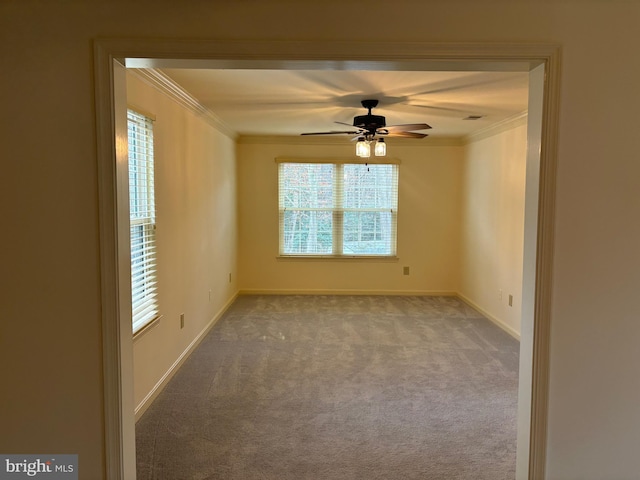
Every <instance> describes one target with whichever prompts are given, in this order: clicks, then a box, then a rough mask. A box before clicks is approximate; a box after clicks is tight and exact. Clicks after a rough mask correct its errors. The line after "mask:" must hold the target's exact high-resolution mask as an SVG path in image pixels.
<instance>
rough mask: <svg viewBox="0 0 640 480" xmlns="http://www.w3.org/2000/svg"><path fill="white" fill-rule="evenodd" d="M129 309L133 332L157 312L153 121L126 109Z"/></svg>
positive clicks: (150, 319)
mask: <svg viewBox="0 0 640 480" xmlns="http://www.w3.org/2000/svg"><path fill="white" fill-rule="evenodd" d="M127 120H128V121H127V125H128V134H129V135H128V140H129V221H130V228H131V309H132V319H133V333H136V332H137V331H138V330H140V329H141V328H142V327H144V326H145V325H146V324H148V323H149V322H150V321H152V320H153V319H154V318H155V317H156V316H157V315H158V305H157V280H156V245H155V198H154V178H153V175H154V165H153V121H152V120H151V119H150V118H148V117H145V116H144V115H141V114H139V113H137V112H135V111H133V110H129V111H128V112H127Z"/></svg>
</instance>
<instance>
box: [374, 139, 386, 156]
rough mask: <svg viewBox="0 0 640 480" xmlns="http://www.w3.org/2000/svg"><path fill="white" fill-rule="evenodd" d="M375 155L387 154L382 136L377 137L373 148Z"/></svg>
mask: <svg viewBox="0 0 640 480" xmlns="http://www.w3.org/2000/svg"><path fill="white" fill-rule="evenodd" d="M373 151H374V153H375V156H376V157H384V156H385V155H386V154H387V144H386V143H384V138H379V139H378V141H377V142H376V146H375V148H374V150H373Z"/></svg>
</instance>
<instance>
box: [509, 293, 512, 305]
mask: <svg viewBox="0 0 640 480" xmlns="http://www.w3.org/2000/svg"><path fill="white" fill-rule="evenodd" d="M509 306H510V307H513V295H509Z"/></svg>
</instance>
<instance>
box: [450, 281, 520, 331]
mask: <svg viewBox="0 0 640 480" xmlns="http://www.w3.org/2000/svg"><path fill="white" fill-rule="evenodd" d="M456 295H457V296H458V297H459V298H460V300H462V301H463V302H465V303H468V304H469V306H471V307H473V308H474V309H475V310H477V311H479V312H480V313H481V314H482V315H483V316H485V317H487V319H488V320H491V322H493V323H495V324H496V325H497V326H498V327H500V328H501V329H502V330H504V331H505V332H507V333H508V334H509V335H511V336H512V337H513V338H515V339H516V340H518V341H520V332H518V331H517V330H516V329H514V328H513V327H510V326H509V325H507V324H506V323H505V322H503V321H502V320H500V319H499V318H497V317H495V316H493V315H491V314H490V313H489V312H487V311H486V310H485V309H483V308H482V307H480V306H479V305H478V304H476V303H475V302H474V301H473V300H471V299H470V298H468V297H466V296H464V295H463V294H461V293H460V292H458V293H457V294H456Z"/></svg>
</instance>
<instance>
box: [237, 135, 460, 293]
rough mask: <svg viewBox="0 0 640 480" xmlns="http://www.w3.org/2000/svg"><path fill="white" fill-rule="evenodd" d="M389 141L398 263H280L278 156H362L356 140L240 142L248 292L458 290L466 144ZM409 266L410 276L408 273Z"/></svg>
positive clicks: (244, 286) (243, 271)
mask: <svg viewBox="0 0 640 480" xmlns="http://www.w3.org/2000/svg"><path fill="white" fill-rule="evenodd" d="M421 142H423V143H424V144H425V145H426V146H424V147H419V146H415V141H414V145H413V146H407V144H404V143H403V144H402V145H399V144H394V143H393V142H391V141H390V142H388V143H389V145H388V147H387V151H388V155H389V156H390V157H394V158H397V159H399V160H400V162H401V164H400V167H399V169H400V170H399V172H400V173H399V183H398V189H399V191H398V243H397V248H398V250H397V251H398V254H397V255H398V259H397V260H370V259H354V260H352V259H339V260H326V259H322V260H318V259H278V258H277V255H278V169H277V164H276V162H275V161H274V160H275V158H276V157H279V156H283V157H312V158H313V157H315V158H322V157H326V158H332V157H333V158H351V157H353V158H356V157H355V152H354V147H353V144H352V143H349V142H344V143H342V144H337V145H336V144H333V145H327V144H326V141H325V142H324V145H323V144H319V143H317V142H316V143H311V144H303V143H301V142H294V141H292V140H286V139H284V140H279V141H276V140H273V139H272V140H269V141H264V140H263V141H260V139H251V138H249V139H245V140H243V141H241V142H240V144H239V145H238V162H239V163H238V180H239V182H238V185H239V187H238V188H239V195H238V198H239V213H240V217H239V218H240V220H239V230H240V244H239V245H240V246H239V249H240V258H239V270H240V289H241V290H242V291H250V292H257V291H259V292H274V293H278V292H279V293H282V292H301V291H305V292H324V293H328V292H331V293H357V292H365V293H396V294H428V293H449V294H452V293H454V292H456V291H457V285H458V265H459V262H458V236H459V211H460V181H461V176H460V171H461V170H460V168H461V162H462V153H463V147H462V146H428V145H429V143H428V140H421ZM405 266H408V267H409V271H410V274H409V275H408V276H407V275H403V267H405Z"/></svg>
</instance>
